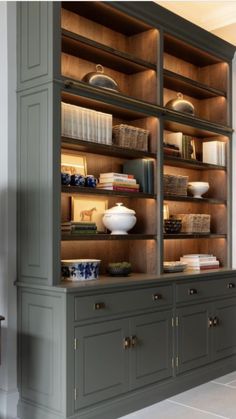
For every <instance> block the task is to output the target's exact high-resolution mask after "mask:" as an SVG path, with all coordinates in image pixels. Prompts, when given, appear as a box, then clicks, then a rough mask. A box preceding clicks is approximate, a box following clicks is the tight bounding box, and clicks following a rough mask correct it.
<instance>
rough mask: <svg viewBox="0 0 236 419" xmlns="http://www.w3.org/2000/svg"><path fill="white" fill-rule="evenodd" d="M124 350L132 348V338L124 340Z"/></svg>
mask: <svg viewBox="0 0 236 419" xmlns="http://www.w3.org/2000/svg"><path fill="white" fill-rule="evenodd" d="M123 348H124V349H129V348H130V338H129V337H126V338H124V339H123Z"/></svg>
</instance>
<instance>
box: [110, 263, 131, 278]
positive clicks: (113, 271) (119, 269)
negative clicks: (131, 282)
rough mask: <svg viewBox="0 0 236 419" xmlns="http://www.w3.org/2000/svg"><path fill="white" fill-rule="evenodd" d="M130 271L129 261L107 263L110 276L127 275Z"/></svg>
mask: <svg viewBox="0 0 236 419" xmlns="http://www.w3.org/2000/svg"><path fill="white" fill-rule="evenodd" d="M131 271H132V268H131V263H129V262H114V263H109V264H108V267H107V272H108V273H109V275H111V276H128V275H129V274H130V273H131Z"/></svg>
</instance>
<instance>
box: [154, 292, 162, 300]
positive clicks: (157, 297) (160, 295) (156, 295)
mask: <svg viewBox="0 0 236 419" xmlns="http://www.w3.org/2000/svg"><path fill="white" fill-rule="evenodd" d="M152 299H153V301H157V300H161V299H162V294H158V293H157V294H153V295H152Z"/></svg>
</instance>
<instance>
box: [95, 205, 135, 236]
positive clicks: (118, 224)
mask: <svg viewBox="0 0 236 419" xmlns="http://www.w3.org/2000/svg"><path fill="white" fill-rule="evenodd" d="M102 221H103V223H104V225H105V227H106V228H108V230H110V231H111V234H128V233H127V231H129V230H131V228H133V227H134V225H135V224H136V221H137V219H136V217H135V211H134V210H131V209H129V208H126V207H125V206H124V205H123V204H122V203H121V202H118V203H116V206H115V207H112V208H109V209H108V210H106V211H105V212H104V216H103V219H102Z"/></svg>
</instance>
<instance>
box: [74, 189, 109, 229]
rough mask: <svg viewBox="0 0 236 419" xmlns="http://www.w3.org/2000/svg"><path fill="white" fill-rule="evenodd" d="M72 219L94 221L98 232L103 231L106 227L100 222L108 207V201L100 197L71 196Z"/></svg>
mask: <svg viewBox="0 0 236 419" xmlns="http://www.w3.org/2000/svg"><path fill="white" fill-rule="evenodd" d="M71 207H72V214H71V220H72V221H82V222H83V221H84V222H94V223H96V226H97V231H98V233H105V232H106V231H107V230H106V227H105V226H104V224H103V222H102V218H103V215H104V212H105V211H106V209H107V208H108V201H107V200H106V199H104V198H102V197H96V198H88V197H86V198H85V197H78V196H76V197H72V206H71Z"/></svg>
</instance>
